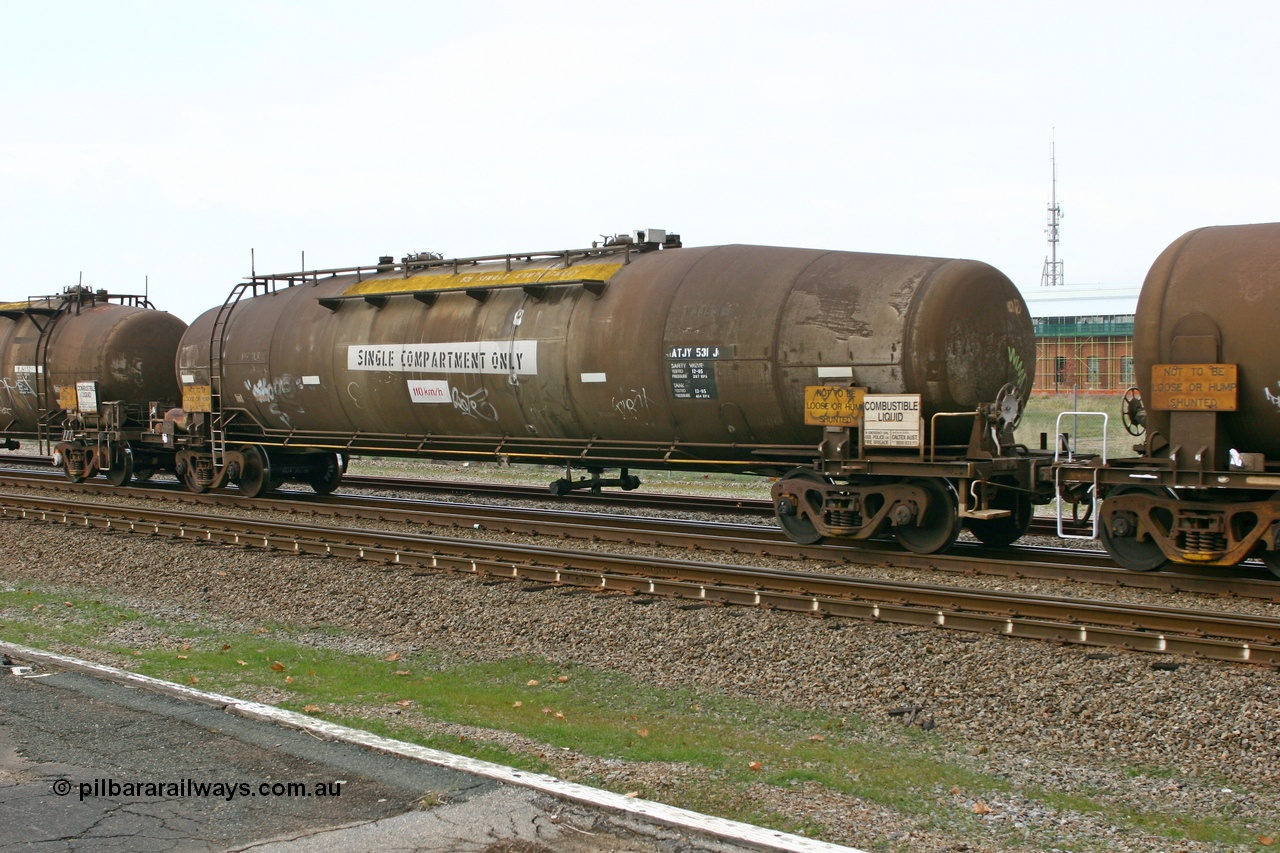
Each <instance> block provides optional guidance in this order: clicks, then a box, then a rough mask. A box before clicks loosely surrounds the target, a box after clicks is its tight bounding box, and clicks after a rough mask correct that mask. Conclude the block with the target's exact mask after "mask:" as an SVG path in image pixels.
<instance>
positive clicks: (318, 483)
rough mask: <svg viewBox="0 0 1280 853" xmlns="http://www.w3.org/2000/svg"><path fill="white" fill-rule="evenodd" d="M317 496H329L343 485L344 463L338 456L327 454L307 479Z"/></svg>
mask: <svg viewBox="0 0 1280 853" xmlns="http://www.w3.org/2000/svg"><path fill="white" fill-rule="evenodd" d="M307 482H308V483H310V484H311V488H312V489H313V490H314V491H315V493H316V494H317V495H328V494H331V493H332V492H333V490H334V489H336V488H338V486H339V485H340V484H341V483H342V463H341V462H340V461H338V454H336V453H326V454H324V456H322V457H321V461H320V463H319V464H318V465H316V467H315V468H314V469H312V472H311V476H310V477H308V478H307Z"/></svg>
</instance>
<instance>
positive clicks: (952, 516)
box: [893, 479, 960, 554]
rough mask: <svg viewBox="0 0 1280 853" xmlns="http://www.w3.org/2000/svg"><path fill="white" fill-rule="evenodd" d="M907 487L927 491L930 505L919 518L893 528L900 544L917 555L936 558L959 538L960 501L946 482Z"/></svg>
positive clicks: (923, 481)
mask: <svg viewBox="0 0 1280 853" xmlns="http://www.w3.org/2000/svg"><path fill="white" fill-rule="evenodd" d="M907 485H908V486H915V487H916V488H919V489H924V490H925V492H927V493H928V496H929V505H928V507H926V508H925V510H924V512H923V513H922V514H921V515H920V516H918V517H917V518H915V519H913V520H911V521H909V522H907V523H906V524H899V525H898V526H896V527H894V528H893V535H894V536H896V537H897V539H898V543H899V544H900V545H902V547H903V548H906V549H907V550H908V551H914V552H915V553H917V554H936V553H937V552H939V551H942V550H944V549H945V548H947V547H948V546H950V545H951V543H952V542H955V541H956V537H957V536H959V535H960V514H959V500H958V499H957V498H956V491H955V489H953V488H952V487H951V484H950V483H948V482H947V481H946V480H938V479H919V480H908V481H907Z"/></svg>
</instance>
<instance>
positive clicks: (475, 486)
mask: <svg viewBox="0 0 1280 853" xmlns="http://www.w3.org/2000/svg"><path fill="white" fill-rule="evenodd" d="M28 460H29V461H28ZM3 463H4V464H6V465H8V464H13V465H19V466H31V467H33V468H39V467H41V466H45V467H51V466H52V460H51V459H50V458H49V457H47V456H8V457H5V458H4V459H3ZM3 470H4V469H0V472H3ZM342 484H343V487H344V488H348V489H368V490H371V491H378V490H386V491H392V492H397V493H405V494H412V493H415V492H425V493H431V494H454V495H479V496H484V497H489V498H494V499H496V500H502V501H512V500H530V501H547V500H556V501H561V502H564V503H565V504H566V505H571V506H572V505H586V506H610V507H647V508H653V509H660V510H677V511H695V512H706V513H713V512H720V513H729V514H734V515H743V516H756V517H760V518H773V517H774V510H773V504H772V503H771V502H770V501H767V500H763V499H759V498H734V497H724V496H720V495H688V494H670V493H664V492H643V491H630V492H624V491H620V490H617V489H614V490H610V491H598V492H593V491H590V490H584V491H575V492H570V493H569V494H567V495H562V496H559V497H553V496H552V495H551V493H550V491H549V490H548V488H547V487H546V486H531V485H527V484H520V483H486V482H481V481H460V480H439V479H434V478H415V477H387V476H374V475H367V474H347V475H345V476H344V477H343V478H342ZM1086 529H1087V528H1086V527H1085V526H1083V525H1081V524H1078V523H1075V522H1069V523H1068V524H1067V526H1066V530H1067V531H1068V532H1071V533H1077V534H1082V533H1084V532H1086ZM1028 533H1029V534H1030V535H1035V536H1054V535H1056V534H1057V524H1056V523H1055V522H1054V520H1053V519H1049V518H1035V519H1033V520H1032V522H1031V528H1030V529H1029V530H1028Z"/></svg>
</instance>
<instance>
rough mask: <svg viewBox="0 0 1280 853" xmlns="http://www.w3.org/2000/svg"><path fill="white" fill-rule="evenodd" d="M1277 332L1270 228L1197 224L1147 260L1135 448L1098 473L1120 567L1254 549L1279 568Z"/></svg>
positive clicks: (1275, 260) (1277, 246)
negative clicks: (1140, 432)
mask: <svg viewBox="0 0 1280 853" xmlns="http://www.w3.org/2000/svg"><path fill="white" fill-rule="evenodd" d="M1277 329H1280V223H1271V224H1258V225H1238V226H1215V227H1208V228H1201V229H1197V230H1195V231H1191V232H1189V233H1187V234H1185V235H1183V236H1182V237H1180V238H1179V239H1178V240H1176V241H1175V242H1174V243H1173V244H1171V245H1170V246H1169V247H1168V248H1167V249H1165V251H1164V252H1163V253H1161V255H1160V256H1159V257H1158V258H1157V259H1156V261H1155V263H1154V264H1153V265H1152V267H1151V270H1150V272H1149V273H1148V275H1147V277H1146V280H1145V282H1144V283H1143V287H1142V292H1141V295H1140V297H1139V300H1138V307H1137V314H1136V317H1135V328H1134V337H1135V340H1134V366H1135V371H1136V374H1137V375H1136V378H1137V380H1138V386H1139V389H1140V393H1141V400H1142V404H1143V409H1142V418H1141V420H1142V421H1143V422H1144V425H1145V431H1146V436H1145V442H1144V445H1143V446H1142V455H1141V456H1140V457H1139V458H1137V459H1132V460H1119V459H1116V460H1112V461H1111V462H1110V463H1109V464H1108V465H1106V466H1104V467H1103V468H1100V469H1097V474H1096V477H1097V480H1098V485H1097V490H1098V491H1099V492H1101V493H1102V494H1103V500H1102V501H1101V504H1100V506H1099V508H1098V526H1099V535H1100V538H1101V539H1102V542H1103V544H1104V545H1105V546H1106V548H1107V550H1108V551H1109V552H1110V553H1111V555H1112V556H1113V557H1114V558H1115V559H1116V560H1117V562H1119V563H1120V564H1121V565H1124V566H1126V567H1128V568H1130V569H1134V570H1151V569H1156V568H1160V567H1161V566H1163V565H1164V564H1165V563H1166V562H1168V561H1170V560H1172V561H1174V562H1180V563H1191V564H1200V565H1219V566H1229V565H1234V564H1236V563H1238V562H1239V561H1240V560H1242V559H1244V558H1245V557H1247V556H1250V555H1251V554H1256V555H1257V556H1260V557H1261V558H1262V559H1263V561H1264V562H1265V563H1266V564H1267V565H1268V566H1269V567H1270V569H1271V570H1272V571H1273V572H1276V573H1277V574H1280V550H1277V548H1280V541H1278V540H1280V342H1278V341H1277V336H1276V330H1277ZM1063 476H1064V478H1065V479H1066V480H1068V481H1070V480H1073V479H1074V480H1076V481H1077V482H1080V481H1082V480H1084V479H1085V477H1084V476H1082V475H1081V472H1079V471H1074V472H1067V471H1064V472H1063ZM1093 479H1094V475H1088V480H1089V481H1090V482H1092V481H1093Z"/></svg>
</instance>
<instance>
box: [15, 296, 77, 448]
mask: <svg viewBox="0 0 1280 853" xmlns="http://www.w3.org/2000/svg"><path fill="white" fill-rule="evenodd" d="M69 302H70V300H63V302H62V304H61V305H58V306H57V307H53V306H48V307H37V306H36V305H35V304H34V303H32V304H30V305H28V307H27V310H26V314H27V315H28V316H29V317H30V318H31V325H33V326H35V327H36V329H37V330H39V332H40V334H39V335H38V336H37V337H36V352H35V358H34V359H33V360H34V361H35V364H34V365H32V367H33V368H34V369H35V376H33V377H32V378H31V382H32V385H33V386H34V387H33V389H32V390H34V391H35V395H36V446H37V448H38V451H39V452H40V453H42V454H44V455H45V456H50V455H52V454H53V427H54V425H55V423H57V422H59V421H60V420H61V418H62V414H63V409H62V406H61V404H60V403H59V405H58V406H56V407H54V408H50V406H49V403H50V400H51V399H52V397H53V393H52V391H51V390H50V387H49V386H50V382H51V380H50V379H49V370H48V365H49V342H50V340H51V339H52V338H53V334H52V333H53V327H54V325H55V324H56V323H57V322H58V318H59V317H61V316H62V315H63V313H65V312H66V310H67V308H68V306H69ZM40 317H44V318H45V322H44V323H43V325H42V324H41V322H40V320H39V318H40ZM59 438H61V436H59Z"/></svg>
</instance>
